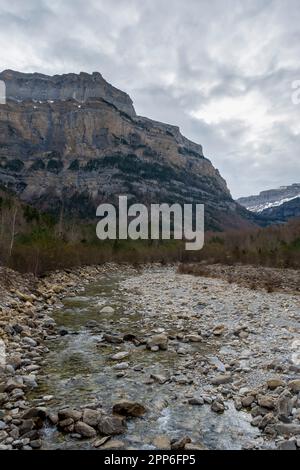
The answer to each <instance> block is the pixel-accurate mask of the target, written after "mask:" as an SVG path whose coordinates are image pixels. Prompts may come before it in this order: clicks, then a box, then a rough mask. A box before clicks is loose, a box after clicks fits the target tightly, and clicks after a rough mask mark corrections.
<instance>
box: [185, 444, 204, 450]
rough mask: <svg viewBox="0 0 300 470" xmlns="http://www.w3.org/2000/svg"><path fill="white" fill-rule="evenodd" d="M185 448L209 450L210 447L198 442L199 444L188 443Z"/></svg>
mask: <svg viewBox="0 0 300 470" xmlns="http://www.w3.org/2000/svg"><path fill="white" fill-rule="evenodd" d="M184 450H208V449H207V447H206V446H205V445H204V444H202V443H198V444H193V443H191V444H186V445H185V447H184Z"/></svg>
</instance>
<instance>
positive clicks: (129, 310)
mask: <svg viewBox="0 0 300 470" xmlns="http://www.w3.org/2000/svg"><path fill="white" fill-rule="evenodd" d="M126 276H127V277H128V276H138V274H137V273H136V274H128V273H126V274H125V273H123V274H122V273H118V274H116V273H112V274H108V275H104V276H103V279H102V280H101V281H100V282H99V281H98V282H96V283H92V284H89V285H87V286H86V287H84V288H82V292H80V295H76V296H71V297H68V298H65V299H64V300H63V306H62V307H61V308H57V310H54V311H53V314H52V316H53V318H54V319H55V320H56V322H57V324H58V326H59V327H64V328H65V329H66V330H67V331H68V333H69V334H67V335H65V336H58V337H55V338H53V339H51V340H50V339H49V340H48V341H47V346H48V348H49V350H50V352H49V354H47V357H46V358H45V361H44V364H43V371H44V375H43V376H42V380H41V382H40V385H39V387H38V389H36V390H35V391H34V393H33V395H32V397H31V398H32V400H33V401H34V402H35V403H36V404H39V405H41V404H44V403H45V406H47V408H48V409H53V410H55V411H57V410H59V409H61V408H63V407H66V406H68V407H74V408H77V409H79V408H81V407H87V406H88V405H90V404H91V405H95V404H96V403H97V404H99V405H101V406H102V407H103V409H105V410H111V407H112V405H113V404H114V403H115V402H116V401H118V400H120V399H124V398H128V399H130V400H135V401H138V402H140V403H142V404H144V405H146V406H147V407H149V411H148V412H147V413H146V415H145V416H144V417H143V418H137V419H132V420H129V421H128V430H127V432H126V434H124V435H122V436H118V440H121V441H123V442H124V443H125V448H127V449H154V448H155V446H154V445H153V440H154V439H155V437H157V436H162V435H163V436H168V438H170V439H178V438H181V437H184V436H189V437H190V438H191V439H192V440H193V442H194V443H196V444H200V443H201V444H203V445H205V446H206V447H207V448H209V449H240V448H242V447H243V446H244V445H246V444H247V443H249V442H250V441H251V440H253V439H255V438H257V436H258V431H257V429H256V428H253V427H252V426H251V425H250V421H251V416H250V415H248V414H247V413H244V412H237V411H236V410H235V407H234V405H233V403H232V402H230V401H229V402H227V406H228V409H227V410H226V411H225V413H224V414H222V415H219V414H216V413H214V412H212V411H211V409H210V406H209V405H203V406H191V405H189V404H188V403H187V400H186V399H185V398H186V394H188V392H189V391H190V388H189V387H188V385H187V386H185V385H182V386H180V385H178V384H174V382H172V381H168V382H167V383H165V384H159V383H153V381H151V380H150V381H149V380H148V378H149V377H150V375H151V374H154V373H156V374H168V373H171V371H173V370H174V369H176V361H177V360H178V355H177V354H176V352H175V351H174V350H172V349H171V348H169V350H168V351H160V352H156V353H152V352H150V351H148V350H146V349H145V347H136V346H135V345H134V344H133V343H132V342H126V343H124V344H121V345H115V344H109V343H106V342H104V341H103V338H102V335H103V333H104V332H106V333H113V334H114V333H119V334H123V335H124V334H134V335H136V336H138V335H139V332H141V331H143V328H144V323H143V317H144V315H146V314H147V305H145V308H144V309H141V308H140V305H139V306H137V307H136V308H135V307H134V305H133V304H132V302H130V303H129V302H128V299H130V293H129V295H128V291H126V290H124V287H123V282H124V281H125V280H126ZM104 306H110V307H113V309H114V313H101V309H102V308H103V307H104ZM201 347H203V346H201V345H194V346H193V348H200V349H201ZM118 351H128V352H129V354H130V355H129V358H128V359H125V361H127V362H128V364H129V367H128V369H126V370H125V371H124V376H123V377H118V371H117V370H116V369H115V368H114V366H115V361H112V360H111V355H112V354H113V353H114V354H115V353H116V352H118ZM119 375H120V373H119ZM46 395H47V396H49V395H50V396H51V395H52V396H53V398H51V399H50V400H49V401H47V402H44V401H43V397H44V396H46ZM44 448H46V449H59V448H60V449H89V448H93V444H92V442H91V441H88V440H78V439H75V438H72V437H71V436H70V435H63V434H61V433H59V432H58V431H57V430H56V428H55V427H50V426H49V427H47V428H46V429H45V431H44Z"/></svg>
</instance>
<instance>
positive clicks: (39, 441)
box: [29, 439, 42, 449]
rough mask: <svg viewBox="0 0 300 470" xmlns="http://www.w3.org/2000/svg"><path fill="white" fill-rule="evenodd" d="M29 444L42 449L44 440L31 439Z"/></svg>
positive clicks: (33, 447)
mask: <svg viewBox="0 0 300 470" xmlns="http://www.w3.org/2000/svg"><path fill="white" fill-rule="evenodd" d="M29 445H30V447H31V448H32V449H40V448H41V447H42V440H41V439H37V440H35V441H31V442H30V444H29Z"/></svg>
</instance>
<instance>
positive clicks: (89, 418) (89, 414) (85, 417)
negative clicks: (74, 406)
mask: <svg viewBox="0 0 300 470" xmlns="http://www.w3.org/2000/svg"><path fill="white" fill-rule="evenodd" d="M101 414H102V413H101V412H99V411H97V410H90V409H85V410H83V414H82V421H83V422H84V423H85V424H88V425H89V426H92V427H93V428H95V427H97V424H98V422H99V420H100V418H101Z"/></svg>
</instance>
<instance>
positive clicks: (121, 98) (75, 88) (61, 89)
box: [0, 70, 135, 116]
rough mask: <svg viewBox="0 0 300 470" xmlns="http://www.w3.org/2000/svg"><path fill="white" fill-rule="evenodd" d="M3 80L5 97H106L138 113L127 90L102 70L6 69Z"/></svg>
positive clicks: (123, 107) (2, 75)
mask: <svg viewBox="0 0 300 470" xmlns="http://www.w3.org/2000/svg"><path fill="white" fill-rule="evenodd" d="M0 80H3V81H4V82H5V85H6V97H7V99H9V100H14V101H25V100H35V101H64V100H68V99H74V100H77V101H78V102H81V103H84V102H86V101H87V100H88V99H89V98H103V99H104V100H106V101H108V102H109V103H111V104H113V105H115V106H116V107H117V108H118V109H120V110H121V111H123V112H125V113H126V114H129V115H130V116H135V110H134V107H133V103H132V101H131V99H130V97H129V96H128V95H127V93H124V92H123V91H121V90H118V89H117V88H115V87H113V86H112V85H110V84H109V83H107V81H106V80H104V78H103V77H102V75H101V74H100V73H99V72H94V73H93V74H91V75H90V74H88V73H84V72H81V73H80V74H79V75H76V74H74V73H69V74H66V75H54V76H53V77H50V76H48V75H43V74H40V73H32V74H31V73H20V72H14V71H12V70H5V71H4V72H2V73H1V74H0Z"/></svg>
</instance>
